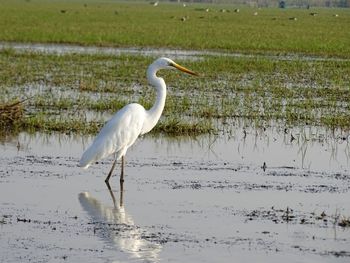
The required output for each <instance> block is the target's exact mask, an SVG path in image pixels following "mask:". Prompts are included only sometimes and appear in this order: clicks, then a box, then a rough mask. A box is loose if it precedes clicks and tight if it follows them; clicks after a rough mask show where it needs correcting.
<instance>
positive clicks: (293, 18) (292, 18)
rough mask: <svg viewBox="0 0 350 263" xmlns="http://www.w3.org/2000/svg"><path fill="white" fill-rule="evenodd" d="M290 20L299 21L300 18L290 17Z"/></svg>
mask: <svg viewBox="0 0 350 263" xmlns="http://www.w3.org/2000/svg"><path fill="white" fill-rule="evenodd" d="M289 20H294V21H297V20H298V18H296V17H290V18H289Z"/></svg>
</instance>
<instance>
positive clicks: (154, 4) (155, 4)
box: [150, 1, 159, 6]
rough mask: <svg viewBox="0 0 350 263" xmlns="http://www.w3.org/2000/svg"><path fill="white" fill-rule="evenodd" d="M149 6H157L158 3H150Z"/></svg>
mask: <svg viewBox="0 0 350 263" xmlns="http://www.w3.org/2000/svg"><path fill="white" fill-rule="evenodd" d="M150 4H151V5H153V6H158V4H159V2H158V1H157V2H151V3H150Z"/></svg>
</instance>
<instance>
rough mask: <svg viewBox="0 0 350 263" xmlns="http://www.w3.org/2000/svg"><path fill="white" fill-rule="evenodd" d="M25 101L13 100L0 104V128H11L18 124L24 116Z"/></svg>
mask: <svg viewBox="0 0 350 263" xmlns="http://www.w3.org/2000/svg"><path fill="white" fill-rule="evenodd" d="M24 101H25V100H21V101H20V100H15V101H12V102H7V103H3V104H0V126H1V127H3V128H11V127H13V126H14V125H15V124H16V123H18V122H20V121H21V120H22V118H23V116H24V106H23V103H24Z"/></svg>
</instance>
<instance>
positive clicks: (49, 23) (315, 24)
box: [0, 0, 350, 58]
mask: <svg viewBox="0 0 350 263" xmlns="http://www.w3.org/2000/svg"><path fill="white" fill-rule="evenodd" d="M207 8H209V11H208V12H206V9H207ZM235 8H236V7H235V6H213V5H200V4H189V5H188V6H187V7H183V6H182V5H180V4H163V3H161V4H159V6H157V7H154V6H152V5H150V4H149V3H147V2H143V3H135V2H132V3H130V2H129V3H123V2H117V1H96V0H95V1H92V0H86V1H83V0H72V1H64V0H63V1H58V0H52V1H48V0H0V12H1V16H0V41H17V42H50V43H74V44H81V45H100V46H119V47H120V46H137V47H170V48H181V49H206V50H208V49H210V50H227V51H235V52H245V53H251V52H256V53H264V52H272V53H295V52H297V53H307V54H313V55H322V56H338V57H346V58H349V57H350V30H349V24H350V12H349V10H348V9H335V8H329V9H310V10H307V9H293V8H290V9H285V10H283V9H274V8H262V9H255V8H248V7H243V8H240V12H239V13H236V12H234V9H235ZM223 9H224V10H225V12H223ZM255 12H257V15H254V13H255ZM310 13H317V15H315V16H313V15H310ZM336 15H338V16H336ZM182 20H185V21H182Z"/></svg>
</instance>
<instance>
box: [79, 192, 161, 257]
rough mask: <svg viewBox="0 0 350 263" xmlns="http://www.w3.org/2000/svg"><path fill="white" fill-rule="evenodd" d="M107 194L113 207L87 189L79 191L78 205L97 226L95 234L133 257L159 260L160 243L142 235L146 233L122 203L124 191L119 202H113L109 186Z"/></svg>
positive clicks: (146, 234)
mask: <svg viewBox="0 0 350 263" xmlns="http://www.w3.org/2000/svg"><path fill="white" fill-rule="evenodd" d="M109 190H110V189H109ZM110 194H111V196H112V199H113V203H114V206H113V207H109V206H106V205H104V204H102V203H101V202H100V201H98V200H97V199H95V198H93V197H92V196H91V195H90V194H89V193H87V192H84V193H80V194H79V201H80V204H81V206H82V207H83V209H84V210H85V211H86V213H87V214H88V215H89V216H90V218H91V221H92V222H94V224H96V225H97V226H98V228H97V230H96V232H95V233H96V235H98V236H100V237H101V239H103V240H104V241H105V242H106V243H107V244H109V245H111V246H113V247H117V248H119V249H120V250H121V251H123V252H126V253H127V254H129V255H130V256H131V257H132V258H134V259H140V260H143V261H146V262H156V261H158V260H159V253H160V251H161V248H162V247H161V245H160V244H157V243H152V242H150V241H148V240H145V239H143V238H142V237H144V236H148V235H149V234H148V233H147V232H146V231H145V230H143V229H141V228H140V227H138V226H136V225H135V223H134V221H133V219H132V217H131V216H130V215H129V214H127V213H126V211H125V208H124V206H123V191H121V195H120V203H119V204H117V203H116V200H115V197H114V195H113V192H112V191H111V190H110Z"/></svg>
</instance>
